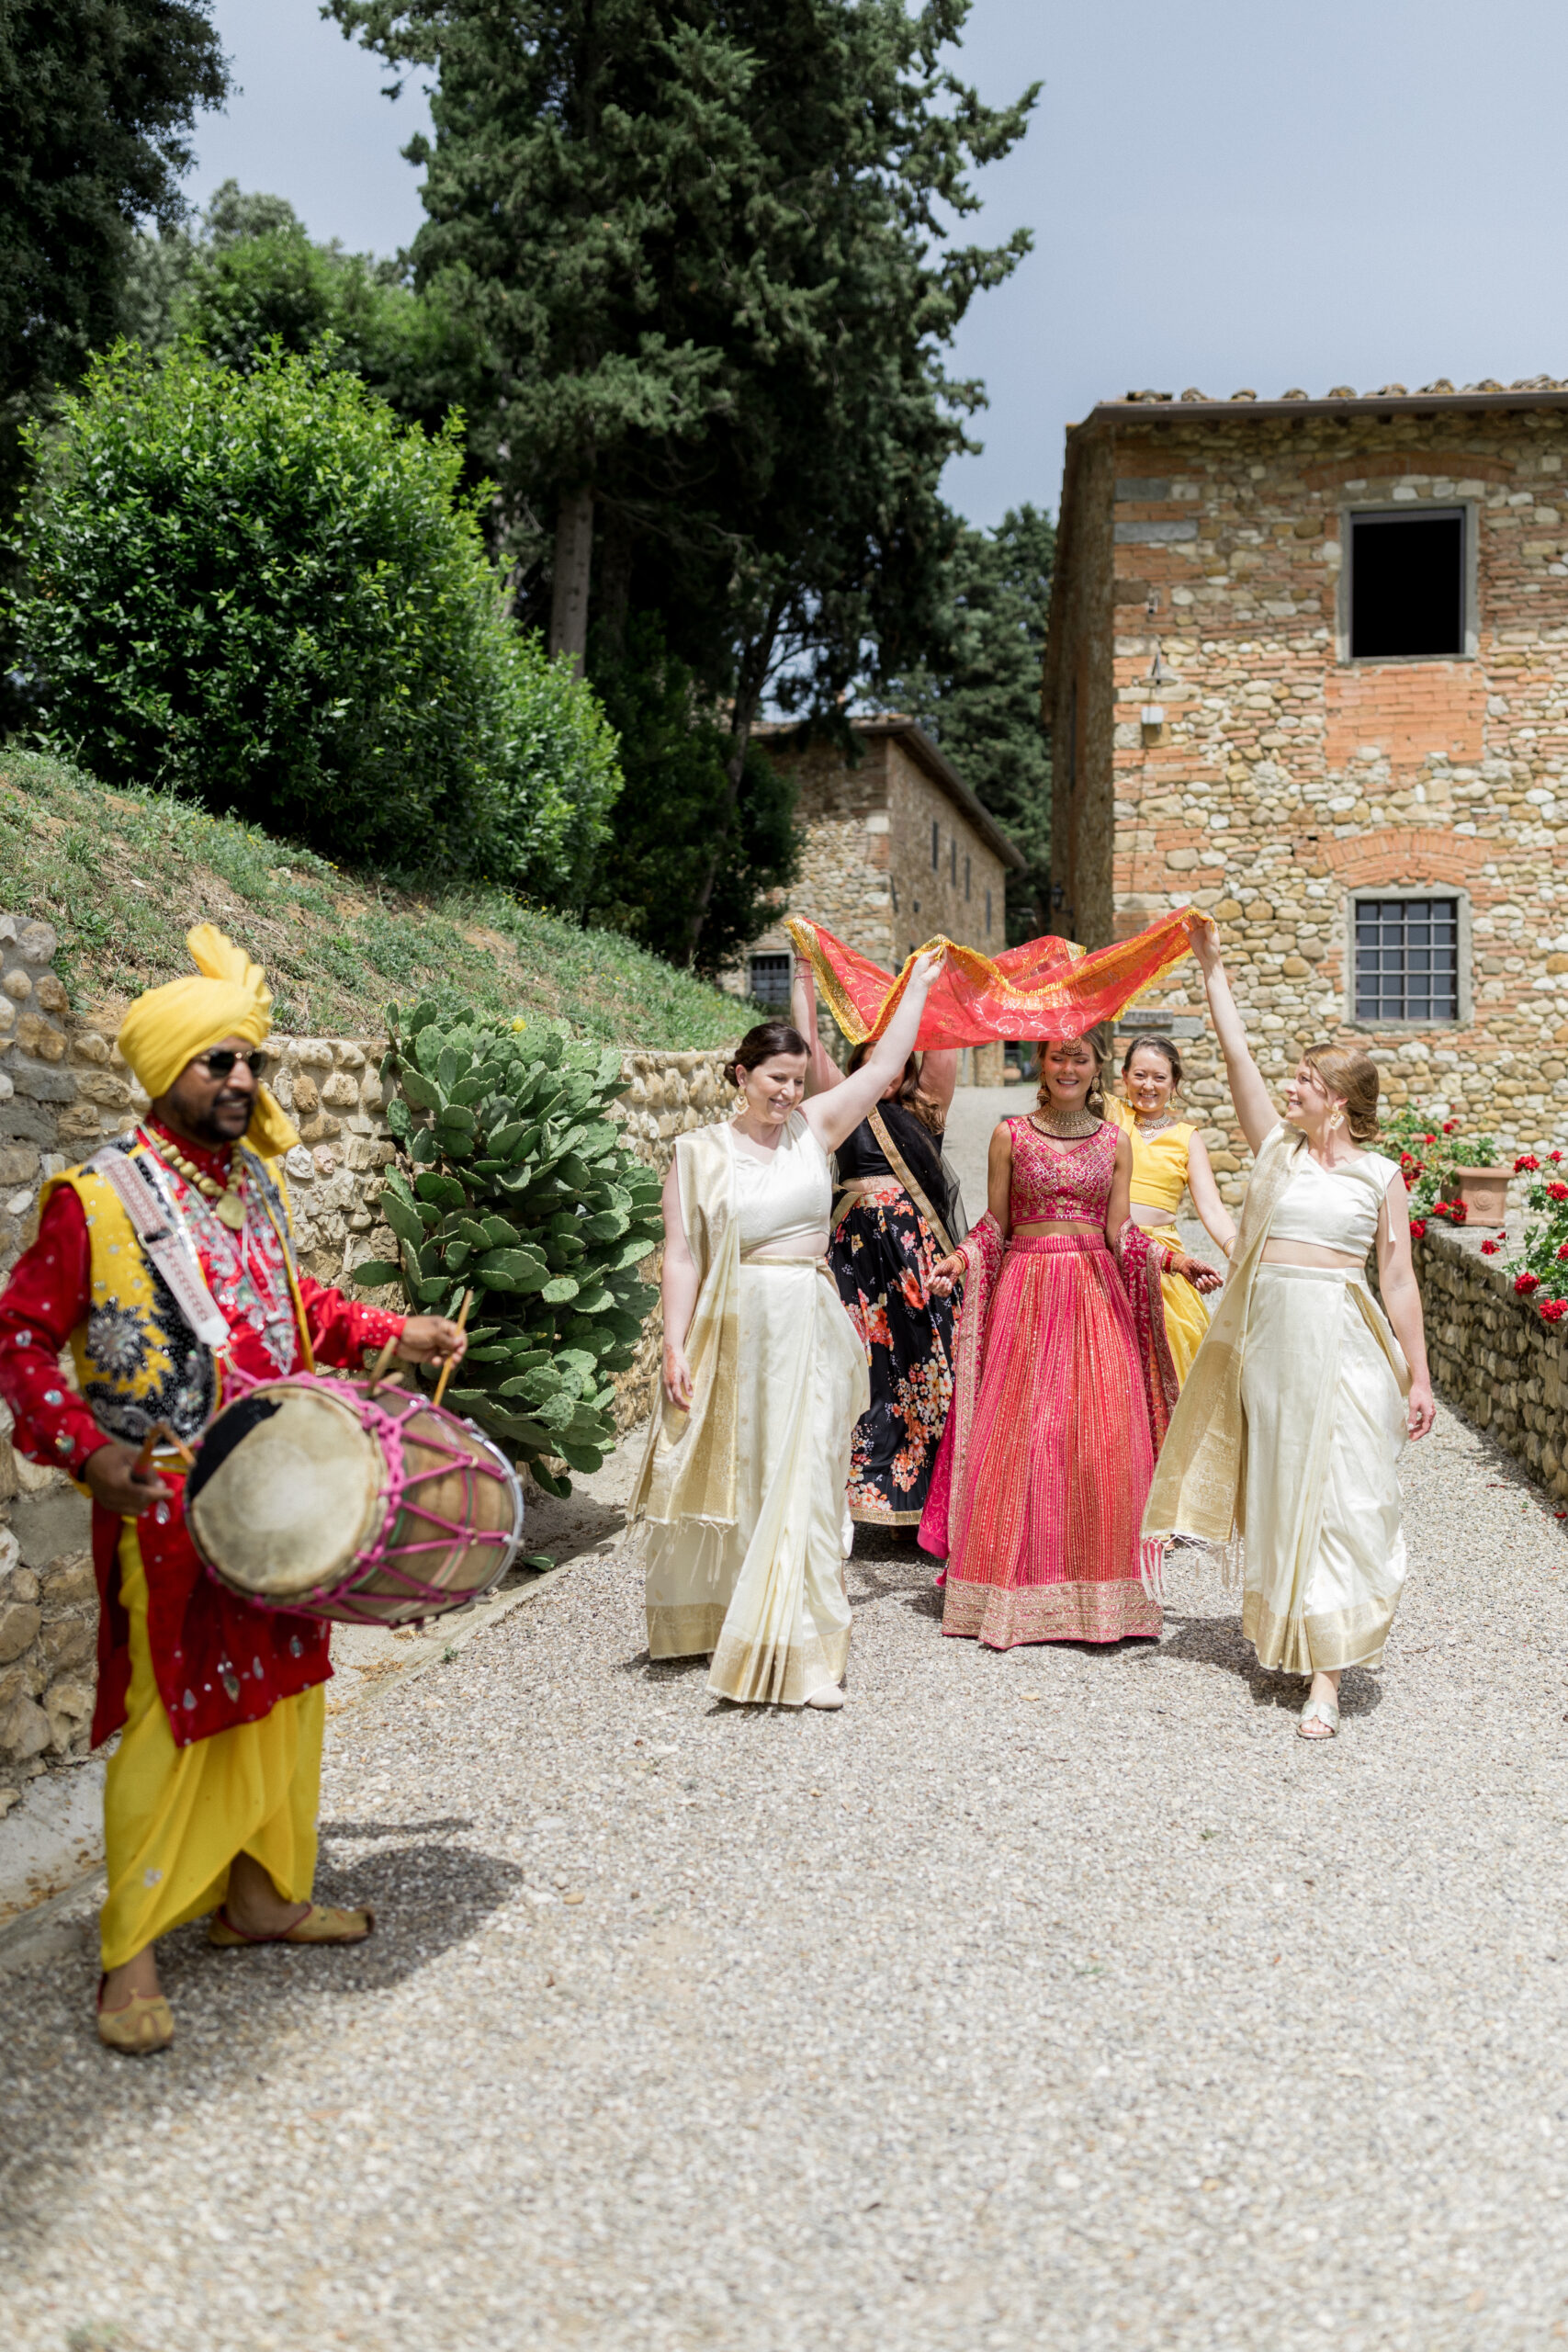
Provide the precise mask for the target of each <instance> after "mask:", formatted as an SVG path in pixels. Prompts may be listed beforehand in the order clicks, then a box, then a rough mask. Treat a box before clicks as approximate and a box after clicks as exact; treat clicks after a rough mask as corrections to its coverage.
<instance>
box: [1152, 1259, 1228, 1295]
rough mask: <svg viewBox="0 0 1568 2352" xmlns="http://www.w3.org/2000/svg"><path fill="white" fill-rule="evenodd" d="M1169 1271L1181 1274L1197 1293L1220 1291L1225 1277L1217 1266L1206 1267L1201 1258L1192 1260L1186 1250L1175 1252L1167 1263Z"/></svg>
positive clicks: (1184, 1280) (1183, 1279)
mask: <svg viewBox="0 0 1568 2352" xmlns="http://www.w3.org/2000/svg"><path fill="white" fill-rule="evenodd" d="M1166 1267H1167V1271H1168V1272H1170V1273H1173V1274H1179V1275H1180V1277H1181V1279H1182V1281H1183V1282H1184V1283H1191V1285H1192V1287H1193V1289H1194V1290H1195V1291H1209V1290H1218V1289H1219V1287H1220V1284H1221V1283H1222V1282H1223V1281H1224V1275H1223V1274H1222V1273H1221V1272H1219V1269H1218V1268H1217V1267H1215V1266H1210V1265H1206V1264H1205V1263H1204V1261H1203V1260H1202V1259H1201V1258H1190V1257H1189V1256H1188V1255H1187V1253H1186V1251H1185V1250H1172V1251H1171V1253H1170V1255H1169V1257H1168V1259H1167V1261H1166Z"/></svg>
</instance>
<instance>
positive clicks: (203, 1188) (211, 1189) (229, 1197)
mask: <svg viewBox="0 0 1568 2352" xmlns="http://www.w3.org/2000/svg"><path fill="white" fill-rule="evenodd" d="M141 1132H142V1134H143V1135H144V1136H146V1138H147V1140H148V1142H149V1143H150V1144H151V1145H152V1148H153V1150H154V1151H155V1152H156V1153H157V1155H158V1157H159V1159H162V1160H164V1161H165V1162H166V1163H167V1164H168V1166H169V1167H171V1168H172V1169H174V1170H175V1173H176V1174H177V1175H180V1176H183V1177H184V1178H185V1180H186V1183H187V1184H194V1185H195V1186H196V1189H197V1192H198V1193H200V1194H201V1196H202V1198H203V1200H205V1201H209V1202H210V1203H211V1204H212V1213H213V1215H214V1216H217V1217H220V1218H221V1219H222V1221H223V1223H224V1224H225V1225H226V1226H227V1227H229V1230H230V1232H231V1233H243V1231H244V1229H245V1180H244V1177H243V1175H242V1176H241V1177H240V1178H239V1181H238V1182H236V1181H235V1175H234V1170H233V1167H232V1164H231V1167H230V1170H229V1181H228V1182H227V1184H220V1183H219V1182H218V1181H217V1179H216V1178H215V1177H212V1176H209V1175H208V1174H207V1173H206V1171H205V1170H202V1169H200V1168H198V1167H197V1165H196V1163H195V1161H194V1160H190V1159H186V1156H185V1153H184V1152H183V1151H181V1150H180V1148H179V1147H178V1146H177V1145H176V1144H173V1143H171V1142H170V1141H169V1138H168V1136H163V1135H159V1134H158V1133H157V1131H156V1130H155V1129H154V1128H151V1127H143V1129H142V1131H141Z"/></svg>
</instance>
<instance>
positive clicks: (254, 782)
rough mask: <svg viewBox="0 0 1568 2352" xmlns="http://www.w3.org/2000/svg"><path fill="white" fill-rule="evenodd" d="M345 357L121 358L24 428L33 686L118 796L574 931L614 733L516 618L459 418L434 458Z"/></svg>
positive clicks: (25, 615) (52, 718) (435, 446)
mask: <svg viewBox="0 0 1568 2352" xmlns="http://www.w3.org/2000/svg"><path fill="white" fill-rule="evenodd" d="M330 357H331V355H330V353H328V352H323V353H321V354H318V355H315V356H310V357H305V358H299V357H288V356H285V355H283V354H282V353H280V352H273V353H271V354H268V355H265V356H263V357H262V359H261V360H260V361H259V362H258V363H257V364H256V366H255V367H254V369H252V370H251V371H249V372H247V373H245V374H243V375H242V374H239V373H236V372H235V371H233V370H232V369H230V368H222V367H220V366H219V365H218V364H217V363H216V362H215V361H213V360H212V359H211V358H210V357H209V356H208V355H207V354H206V353H204V352H201V351H199V350H197V349H196V348H195V347H194V346H192V345H180V346H178V347H177V348H176V349H175V350H174V351H172V352H170V353H169V354H167V355H166V356H164V358H162V359H161V360H152V359H149V358H148V357H147V356H146V355H145V354H144V353H143V352H141V351H140V350H136V349H133V348H130V347H127V346H123V345H122V346H120V347H119V348H118V349H117V350H116V351H114V352H112V353H110V354H109V355H108V356H107V357H103V358H100V359H97V360H96V361H95V362H94V364H93V366H92V367H91V368H90V369H89V371H88V374H87V377H86V379H85V383H84V385H83V387H82V389H81V390H80V391H79V392H77V393H75V394H73V395H72V396H71V397H69V398H67V399H65V400H64V401H62V402H61V404H60V412H59V416H58V420H57V422H56V423H55V424H52V425H51V426H49V427H47V428H46V427H44V426H41V425H40V426H36V427H29V428H28V436H27V437H28V441H29V444H30V446H31V448H32V451H33V455H34V457H35V458H36V463H37V481H36V484H35V487H34V491H33V493H32V495H31V498H30V500H29V503H28V506H27V508H26V510H25V511H24V514H23V516H22V518H21V525H20V531H19V541H20V548H21V554H22V558H23V563H24V571H25V578H24V585H23V588H22V590H21V592H20V594H19V596H18V598H17V603H16V607H15V614H16V622H17V637H18V642H19V648H20V666H21V673H22V684H23V689H24V691H25V693H26V694H27V695H28V697H29V698H30V699H31V701H32V702H33V704H34V706H35V707H36V709H37V711H38V713H39V718H40V719H41V722H42V727H43V730H44V733H45V736H46V739H47V740H48V741H49V742H50V743H51V746H52V747H53V748H55V749H57V750H61V751H65V752H69V753H70V754H72V755H73V757H75V758H78V759H79V760H80V761H81V762H82V763H83V764H84V765H85V766H86V767H88V768H90V769H91V770H92V771H93V773H94V774H95V775H98V776H100V777H102V778H103V779H104V780H105V781H106V782H107V783H110V784H116V785H120V786H142V787H145V786H149V785H163V786H172V787H175V789H177V790H180V791H183V792H185V793H186V794H187V795H189V796H190V797H194V798H196V799H197V800H199V801H200V802H201V803H202V804H203V805H204V806H205V807H206V808H208V809H212V810H215V811H219V812H221V813H225V814H231V815H234V816H237V817H240V818H242V819H243V820H246V821H247V822H249V823H252V824H255V825H263V826H265V827H266V828H267V829H268V830H269V831H274V832H281V833H284V834H286V835H288V836H290V837H292V838H293V839H296V840H298V841H300V842H306V843H307V844H309V845H310V847H311V848H314V849H317V850H319V851H321V853H322V854H324V855H327V856H329V857H332V858H333V859H338V860H344V861H358V862H364V863H369V864H375V865H380V866H381V867H382V868H383V869H386V870H389V871H393V872H401V873H404V874H421V875H441V874H446V875H449V876H454V877H472V878H475V879H483V880H488V881H491V882H496V883H501V884H502V885H504V886H505V887H506V888H509V889H513V890H518V891H523V892H525V893H526V894H528V895H529V896H530V897H533V898H535V899H540V900H542V901H543V902H544V903H546V904H547V905H551V906H559V907H566V908H570V909H571V910H574V911H577V910H581V907H582V905H583V903H584V901H585V899H586V897H587V895H588V891H589V888H590V885H591V882H592V871H593V867H594V865H595V862H596V858H597V854H598V849H599V845H600V842H602V841H603V840H604V839H605V838H606V837H607V836H606V829H605V823H604V816H605V811H606V809H608V807H609V806H610V804H611V802H612V801H613V800H614V798H615V795H616V793H617V792H618V791H619V790H620V786H621V776H620V769H619V765H618V763H617V760H616V751H615V734H614V732H613V730H612V729H611V728H610V727H609V725H608V723H607V721H606V720H605V718H604V713H603V711H602V710H601V708H600V707H599V704H598V702H597V701H596V699H595V697H594V695H593V694H592V690H591V689H590V688H589V687H588V686H586V685H585V684H583V683H582V682H581V680H580V679H578V678H576V677H574V676H573V675H572V674H571V672H570V666H569V665H568V664H566V663H565V662H550V661H549V660H548V659H547V656H546V654H545V652H544V650H543V649H542V648H541V647H540V645H539V643H538V641H537V639H532V638H525V637H523V636H521V635H520V634H519V632H518V631H517V629H516V628H514V627H513V623H512V622H511V621H510V619H509V618H508V617H507V616H506V612H505V609H504V604H503V595H502V583H501V581H500V579H499V577H498V575H497V573H496V571H495V570H494V567H493V566H492V565H491V563H490V561H489V560H488V559H487V557H486V555H485V552H484V546H483V540H482V537H481V533H480V527H479V514H480V510H481V507H482V505H483V502H484V500H485V497H486V495H487V492H486V490H485V488H484V486H483V485H481V486H480V488H479V490H478V491H476V492H472V493H471V494H465V493H464V492H463V491H462V489H461V486H460V485H461V476H462V469H463V449H462V426H461V420H460V419H459V418H457V417H453V418H451V419H450V420H449V421H448V424H447V426H446V429H445V430H444V431H443V432H441V433H440V434H438V435H435V436H434V438H431V437H427V436H426V435H424V434H423V433H422V432H421V431H419V430H418V428H417V427H412V428H411V427H408V426H405V425H403V424H400V422H399V420H398V418H397V417H396V415H395V414H394V413H393V412H392V410H391V409H390V408H389V407H388V405H387V404H386V402H385V401H381V400H378V398H377V397H376V396H375V395H374V394H373V393H372V392H369V391H367V389H366V388H365V386H364V385H363V384H361V383H360V382H359V381H358V380H357V379H355V377H354V376H352V375H351V374H349V373H348V372H347V371H346V370H345V369H344V368H334V367H333V366H332V365H330V364H329V363H330Z"/></svg>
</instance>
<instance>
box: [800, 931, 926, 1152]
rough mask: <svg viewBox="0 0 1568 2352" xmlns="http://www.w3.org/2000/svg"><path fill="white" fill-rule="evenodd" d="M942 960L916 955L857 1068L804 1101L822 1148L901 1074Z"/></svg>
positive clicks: (849, 1131)
mask: <svg viewBox="0 0 1568 2352" xmlns="http://www.w3.org/2000/svg"><path fill="white" fill-rule="evenodd" d="M945 961H946V957H945V956H944V955H942V954H938V955H933V956H920V957H919V960H918V961H917V963H916V965H915V968H914V970H913V971H912V972H911V973H910V975H909V984H908V987H907V988H906V989H905V990H904V995H903V999H902V1001H901V1002H900V1004H899V1006H898V1010H897V1012H896V1013H895V1014H894V1015H893V1018H892V1020H891V1021H890V1022H889V1023H888V1024H887V1027H886V1030H885V1031H884V1033H883V1035H882V1036H881V1037H880V1038H879V1039H878V1040H877V1043H876V1044H875V1046H874V1047H873V1048H872V1050H871V1052H870V1053H869V1054H867V1056H866V1057H865V1059H864V1061H863V1062H862V1064H861V1066H860V1068H859V1069H857V1070H852V1072H851V1074H850V1076H849V1077H848V1078H845V1079H841V1080H840V1082H839V1084H838V1085H837V1086H835V1087H834V1089H833V1091H832V1092H831V1093H830V1094H817V1095H813V1097H812V1098H811V1100H810V1101H809V1102H808V1103H807V1105H806V1108H805V1113H804V1116H805V1117H806V1119H807V1122H808V1124H809V1125H810V1127H811V1129H812V1132H813V1134H814V1135H815V1136H816V1137H817V1139H818V1143H820V1145H821V1146H822V1148H823V1150H824V1151H836V1150H837V1149H838V1148H839V1146H840V1144H841V1143H842V1142H843V1140H844V1138H845V1136H852V1135H853V1133H854V1131H855V1129H856V1128H857V1127H858V1126H859V1125H860V1123H861V1121H862V1120H863V1118H864V1116H865V1114H866V1113H867V1112H868V1111H869V1110H871V1109H873V1108H874V1105H875V1104H876V1103H879V1102H880V1101H881V1100H882V1097H883V1096H884V1095H885V1094H886V1091H887V1090H888V1088H889V1087H890V1086H892V1085H893V1084H894V1083H895V1082H896V1081H897V1080H898V1079H900V1078H902V1076H903V1075H904V1065H905V1063H906V1062H907V1061H908V1058H909V1056H910V1055H911V1054H912V1053H913V1052H914V1050H915V1039H916V1037H917V1036H918V1035H919V1027H920V1015H921V1013H922V1012H924V1011H925V1008H926V995H927V992H928V990H929V989H930V988H931V982H932V981H933V980H934V979H935V978H936V977H937V974H938V973H939V972H940V971H941V970H942V965H943V963H944V962H945Z"/></svg>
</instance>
